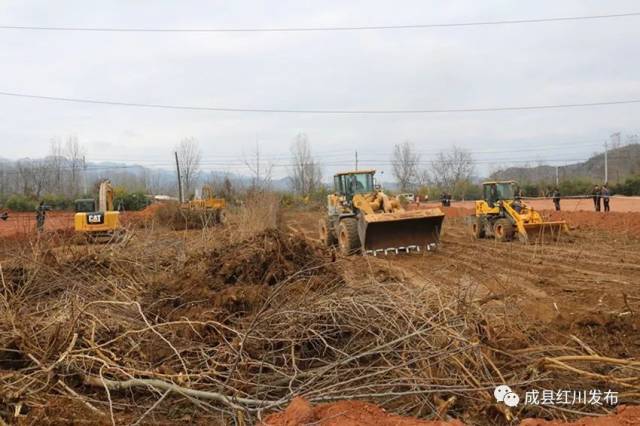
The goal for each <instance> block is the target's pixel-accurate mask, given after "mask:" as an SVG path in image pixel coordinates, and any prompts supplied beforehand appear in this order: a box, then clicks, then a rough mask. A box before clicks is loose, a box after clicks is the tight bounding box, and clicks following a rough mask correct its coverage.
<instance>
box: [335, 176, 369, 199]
mask: <svg viewBox="0 0 640 426" xmlns="http://www.w3.org/2000/svg"><path fill="white" fill-rule="evenodd" d="M374 174H375V170H363V171H355V172H346V173H338V174H337V175H335V176H334V177H333V186H334V190H335V192H336V194H339V195H343V196H344V197H345V198H346V200H347V201H351V199H353V196H354V195H355V194H366V193H369V192H373V191H375V188H374V180H373V175H374Z"/></svg>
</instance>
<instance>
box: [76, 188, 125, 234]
mask: <svg viewBox="0 0 640 426" xmlns="http://www.w3.org/2000/svg"><path fill="white" fill-rule="evenodd" d="M75 210H76V214H75V216H74V228H75V230H76V232H78V233H81V234H84V235H85V236H87V237H89V238H90V239H91V240H97V239H99V238H107V239H112V238H114V237H117V236H118V234H119V232H120V231H121V226H120V212H118V211H116V210H114V209H113V187H112V186H111V182H109V181H108V180H105V181H102V182H101V183H100V189H99V192H98V206H97V208H96V200H95V199H93V198H83V199H79V200H75Z"/></svg>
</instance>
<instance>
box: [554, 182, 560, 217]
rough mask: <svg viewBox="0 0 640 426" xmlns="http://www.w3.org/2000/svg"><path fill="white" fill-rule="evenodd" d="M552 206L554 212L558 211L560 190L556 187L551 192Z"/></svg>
mask: <svg viewBox="0 0 640 426" xmlns="http://www.w3.org/2000/svg"><path fill="white" fill-rule="evenodd" d="M553 205H554V206H555V207H556V211H557V212H559V211H560V190H559V189H558V187H557V186H556V188H555V189H554V190H553Z"/></svg>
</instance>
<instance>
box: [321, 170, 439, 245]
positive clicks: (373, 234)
mask: <svg viewBox="0 0 640 426" xmlns="http://www.w3.org/2000/svg"><path fill="white" fill-rule="evenodd" d="M374 175H375V170H362V171H354V172H346V173H338V174H337V175H335V176H334V178H333V179H334V189H335V192H334V193H333V194H330V195H329V196H328V197H327V210H328V211H327V215H326V216H325V217H324V218H323V219H321V220H320V238H321V239H322V241H323V242H324V243H325V244H326V245H328V246H334V245H337V246H338V247H339V249H340V252H342V253H343V254H352V253H357V252H361V253H362V254H372V255H374V256H377V255H378V254H390V253H393V254H398V253H401V252H404V253H409V252H420V251H423V250H432V249H435V248H436V246H437V244H438V242H439V238H440V230H441V228H442V221H443V220H444V213H442V211H441V210H440V209H438V208H434V209H424V210H413V211H406V210H404V209H403V208H402V207H401V206H400V203H399V202H398V200H397V199H395V198H393V197H389V196H387V195H386V194H385V193H384V192H382V191H381V190H380V189H379V188H377V187H376V185H374V179H373V177H374Z"/></svg>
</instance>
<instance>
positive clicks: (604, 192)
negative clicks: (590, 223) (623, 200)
mask: <svg viewBox="0 0 640 426" xmlns="http://www.w3.org/2000/svg"><path fill="white" fill-rule="evenodd" d="M601 194H602V204H603V205H604V211H605V212H608V211H609V188H607V185H606V184H605V185H603V186H602V191H601Z"/></svg>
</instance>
